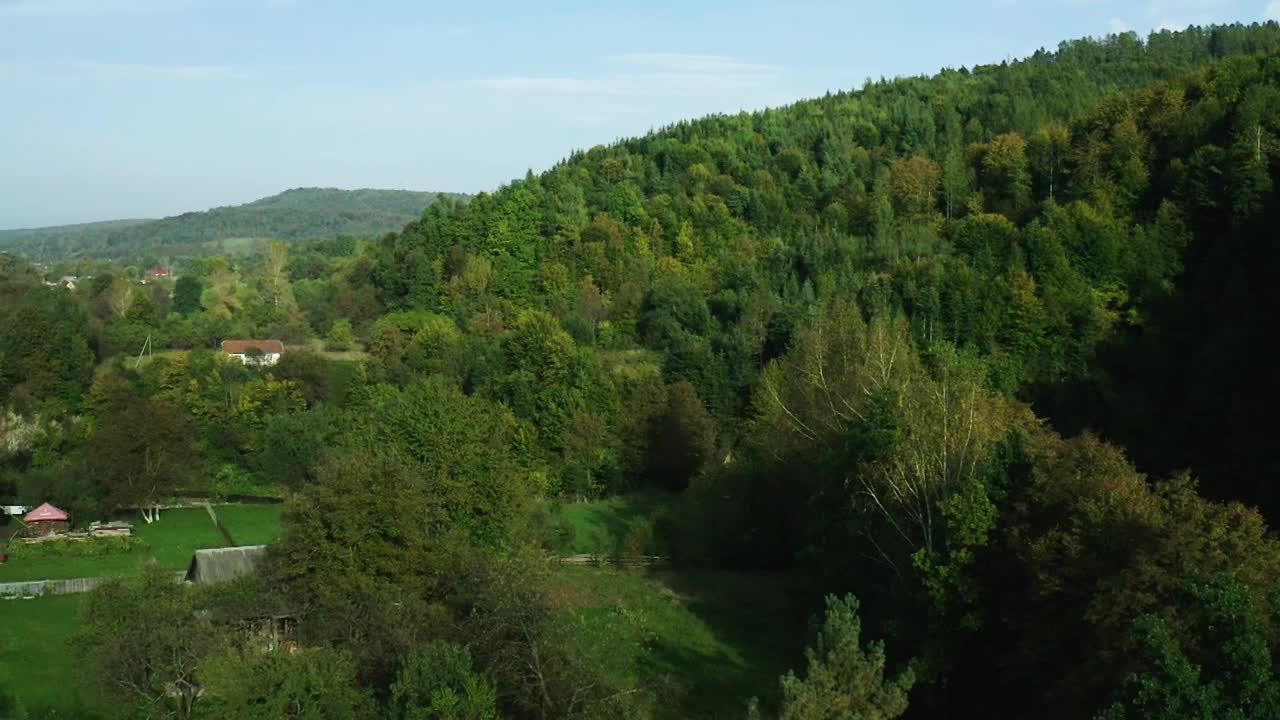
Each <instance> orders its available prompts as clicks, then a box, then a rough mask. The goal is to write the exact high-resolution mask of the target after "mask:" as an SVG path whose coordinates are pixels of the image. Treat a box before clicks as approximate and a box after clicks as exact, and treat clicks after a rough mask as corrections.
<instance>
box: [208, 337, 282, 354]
mask: <svg viewBox="0 0 1280 720" xmlns="http://www.w3.org/2000/svg"><path fill="white" fill-rule="evenodd" d="M249 348H258V349H259V350H261V351H262V354H263V355H265V354H267V353H283V352H284V343H282V342H280V341H279V340H223V341H222V352H224V353H228V354H230V355H244V354H245V353H246V352H248V351H249Z"/></svg>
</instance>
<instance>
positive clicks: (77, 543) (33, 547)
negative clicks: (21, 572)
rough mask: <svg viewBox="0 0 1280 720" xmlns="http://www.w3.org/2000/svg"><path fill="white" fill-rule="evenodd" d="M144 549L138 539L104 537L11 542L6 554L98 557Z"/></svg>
mask: <svg viewBox="0 0 1280 720" xmlns="http://www.w3.org/2000/svg"><path fill="white" fill-rule="evenodd" d="M146 547H147V543H146V541H145V540H143V539H142V538H139V537H132V536H130V537H121V536H106V537H90V538H85V539H83V540H46V541H45V542H38V543H26V542H21V541H19V542H11V543H9V546H8V548H7V549H6V552H8V553H9V557H11V558H42V557H98V556H100V555H116V554H123V553H129V552H133V551H134V550H141V549H146Z"/></svg>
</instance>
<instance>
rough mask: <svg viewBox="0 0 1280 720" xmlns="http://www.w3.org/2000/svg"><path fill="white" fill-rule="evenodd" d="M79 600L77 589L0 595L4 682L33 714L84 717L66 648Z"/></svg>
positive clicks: (0, 661)
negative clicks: (30, 596)
mask: <svg viewBox="0 0 1280 720" xmlns="http://www.w3.org/2000/svg"><path fill="white" fill-rule="evenodd" d="M79 606H80V596H78V595H57V596H53V597H42V598H35V599H33V600H0V618H3V620H2V621H0V687H3V688H5V689H6V690H8V691H9V692H10V693H12V694H13V695H14V696H16V697H17V698H18V700H19V701H20V702H21V703H22V704H23V706H24V707H26V709H27V710H28V711H30V712H31V713H32V716H33V717H60V718H63V717H65V718H73V717H83V713H82V712H81V711H80V709H79V708H78V706H77V702H76V693H75V691H74V687H75V686H74V680H75V666H74V664H73V658H72V655H71V653H70V652H69V651H68V648H67V638H68V636H70V635H71V633H72V631H73V630H75V627H76V615H77V612H78V609H79ZM46 710H52V711H54V713H56V714H54V713H48V714H46V713H45V712H44V711H46Z"/></svg>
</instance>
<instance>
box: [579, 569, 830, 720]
mask: <svg viewBox="0 0 1280 720" xmlns="http://www.w3.org/2000/svg"><path fill="white" fill-rule="evenodd" d="M558 579H559V580H560V582H561V584H560V585H559V586H558V587H557V588H556V591H557V593H558V595H557V596H558V597H559V598H560V599H561V601H562V602H563V603H564V604H565V605H566V606H567V607H572V608H576V611H577V612H579V613H581V615H582V617H583V618H584V619H585V620H586V622H588V623H589V624H597V623H598V624H600V627H601V628H602V629H605V632H604V633H603V637H606V638H614V639H615V640H614V644H613V645H612V647H611V648H609V650H608V652H610V653H612V654H614V655H618V654H630V655H631V658H630V661H631V662H632V663H634V666H635V667H636V668H637V675H638V677H639V681H640V683H642V684H644V685H646V686H649V687H657V688H661V689H660V690H659V695H660V704H661V706H662V707H660V712H662V713H663V716H664V717H670V718H720V717H731V718H742V717H744V716H745V707H746V702H747V700H748V699H750V698H751V697H753V696H755V697H758V698H760V701H761V702H762V703H763V704H764V705H765V706H766V707H768V706H771V705H773V704H774V703H775V702H776V700H777V693H778V677H779V676H780V675H781V674H783V673H784V672H786V671H787V670H789V669H792V668H797V667H799V665H800V661H801V656H802V655H801V653H802V650H803V647H804V645H805V643H806V642H807V639H808V633H807V627H808V618H809V617H810V616H811V615H812V614H813V613H814V611H815V609H816V608H817V605H816V603H817V599H816V596H815V595H814V594H813V593H811V592H808V591H807V590H806V589H805V588H804V587H801V586H800V585H798V584H797V581H796V580H795V578H793V577H791V576H788V575H778V574H760V573H732V572H720V571H711V572H690V571H663V572H659V573H655V574H653V575H650V576H647V577H646V576H639V575H632V574H628V573H625V572H623V571H619V570H612V569H607V568H585V567H564V568H562V570H561V571H560V573H559V575H558ZM619 637H632V638H633V639H634V642H629V643H626V645H627V647H625V648H624V647H621V646H620V645H619V644H618V643H617V642H616V638H619Z"/></svg>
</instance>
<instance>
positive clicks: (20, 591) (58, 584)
mask: <svg viewBox="0 0 1280 720" xmlns="http://www.w3.org/2000/svg"><path fill="white" fill-rule="evenodd" d="M186 577H187V571H185V570H181V571H178V572H176V573H174V581H175V582H182V581H183V580H185V579H186ZM110 579H111V578H105V577H82V578H66V579H64V580H28V581H25V582H10V583H0V597H37V596H40V595H70V594H72V593H82V592H89V591H90V590H92V589H94V588H95V587H97V586H98V585H99V584H101V583H103V582H106V581H107V580H110Z"/></svg>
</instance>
